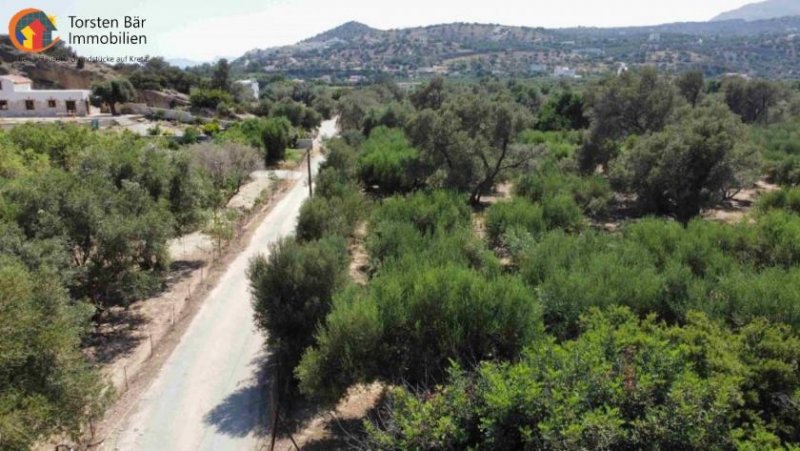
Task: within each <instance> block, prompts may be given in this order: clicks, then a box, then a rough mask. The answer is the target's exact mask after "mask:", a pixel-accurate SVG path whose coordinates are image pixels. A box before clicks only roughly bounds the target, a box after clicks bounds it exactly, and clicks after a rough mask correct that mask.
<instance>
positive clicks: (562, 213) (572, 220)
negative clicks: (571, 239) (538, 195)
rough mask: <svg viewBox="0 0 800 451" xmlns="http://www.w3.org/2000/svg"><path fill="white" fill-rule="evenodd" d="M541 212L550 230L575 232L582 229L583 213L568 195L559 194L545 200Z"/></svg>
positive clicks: (583, 222)
mask: <svg viewBox="0 0 800 451" xmlns="http://www.w3.org/2000/svg"><path fill="white" fill-rule="evenodd" d="M542 210H543V217H544V221H545V223H546V224H547V227H548V228H550V229H562V230H567V231H571V232H576V231H580V230H581V229H583V227H584V224H585V218H584V217H583V212H582V211H581V208H580V207H579V206H578V204H577V203H575V200H574V199H573V198H572V197H570V196H569V195H566V194H560V195H557V196H553V197H548V198H545V200H544V202H543V203H542Z"/></svg>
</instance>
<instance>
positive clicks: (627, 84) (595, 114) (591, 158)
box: [578, 68, 678, 172]
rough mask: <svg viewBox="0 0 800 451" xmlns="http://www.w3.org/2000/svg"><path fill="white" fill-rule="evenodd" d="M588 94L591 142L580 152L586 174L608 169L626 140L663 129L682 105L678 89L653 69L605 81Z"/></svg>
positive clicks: (624, 74) (626, 73)
mask: <svg viewBox="0 0 800 451" xmlns="http://www.w3.org/2000/svg"><path fill="white" fill-rule="evenodd" d="M588 94H589V95H588V98H587V100H588V104H589V117H590V119H591V127H590V129H589V139H588V140H587V142H586V144H585V145H584V146H583V147H582V148H581V149H580V151H579V153H578V160H579V164H580V166H581V169H582V170H584V171H585V172H591V171H594V170H595V169H596V168H597V166H598V165H602V166H603V167H607V166H608V163H609V161H611V160H612V159H613V158H614V156H615V155H616V154H617V152H618V151H619V145H620V143H621V141H622V140H624V139H625V138H626V137H628V136H630V135H643V134H646V133H649V132H658V131H660V130H661V129H663V128H664V126H665V125H666V124H667V123H668V122H669V120H670V117H671V115H672V113H673V111H674V110H675V107H676V105H677V104H678V97H677V93H676V90H675V88H674V87H673V86H672V84H671V83H669V81H668V80H667V79H666V78H665V77H663V76H660V75H659V74H658V72H656V70H655V69H652V68H646V69H643V70H642V71H641V72H639V73H635V72H625V73H623V74H622V75H619V76H615V77H613V78H610V79H608V80H605V81H604V83H603V84H601V85H599V86H597V87H596V89H593V90H589V91H588Z"/></svg>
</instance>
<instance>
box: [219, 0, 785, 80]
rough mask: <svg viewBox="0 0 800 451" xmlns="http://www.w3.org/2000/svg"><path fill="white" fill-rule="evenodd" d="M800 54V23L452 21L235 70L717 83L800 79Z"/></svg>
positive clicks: (323, 41) (280, 51) (334, 43)
mask: <svg viewBox="0 0 800 451" xmlns="http://www.w3.org/2000/svg"><path fill="white" fill-rule="evenodd" d="M795 1H800V0H795ZM798 51H800V16H797V17H783V18H778V19H769V20H756V21H750V22H744V21H742V20H729V21H715V22H687V23H673V24H664V25H655V26H644V27H622V28H590V27H580V28H566V29H545V28H531V27H517V26H505V25H498V24H477V23H450V24H441V25H431V26H426V27H414V28H402V29H391V30H379V29H375V28H372V27H369V26H368V25H365V24H362V23H358V22H348V23H345V24H343V25H341V26H339V27H336V28H334V29H332V30H329V31H326V32H324V33H321V34H318V35H316V36H314V37H312V38H309V39H306V40H304V41H301V42H299V43H297V44H295V45H289V46H283V47H272V48H266V49H255V50H251V51H249V52H247V53H245V54H244V55H243V56H242V57H240V58H238V59H236V60H234V61H233V67H234V69H236V70H239V71H242V72H268V73H275V72H278V73H285V74H288V75H291V76H296V77H301V78H315V77H321V76H326V77H331V78H333V79H337V80H347V79H349V78H351V76H354V75H359V76H364V75H366V76H369V75H371V74H376V73H379V72H381V73H389V74H392V75H394V76H396V77H398V78H415V77H420V76H422V77H425V76H431V75H434V74H446V75H451V76H486V75H491V74H494V75H501V76H502V75H536V74H557V75H560V76H574V75H581V76H587V75H592V74H595V73H605V72H608V71H616V70H617V69H618V68H619V67H621V66H623V65H624V66H628V67H635V66H638V65H650V66H656V67H659V68H661V69H664V70H674V71H681V70H686V69H689V68H699V69H702V70H704V71H705V72H706V73H707V74H708V75H712V76H713V75H720V74H724V73H728V72H737V73H747V74H750V75H756V76H765V77H773V78H800V58H798ZM564 67H567V68H568V69H567V70H564V69H563V68H564ZM359 79H361V78H360V77H356V78H355V80H359Z"/></svg>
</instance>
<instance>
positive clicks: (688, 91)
mask: <svg viewBox="0 0 800 451" xmlns="http://www.w3.org/2000/svg"><path fill="white" fill-rule="evenodd" d="M677 85H678V90H679V91H680V93H681V95H682V96H683V98H684V99H686V101H687V102H689V104H691V105H692V108H694V107H696V106H697V105H698V104H699V103H700V100H701V99H702V97H703V90H704V89H705V85H706V82H705V78H704V77H703V72H702V71H699V70H691V71H688V72H685V73H683V74H681V76H680V77H678V80H677Z"/></svg>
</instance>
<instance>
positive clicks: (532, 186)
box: [515, 169, 614, 215]
mask: <svg viewBox="0 0 800 451" xmlns="http://www.w3.org/2000/svg"><path fill="white" fill-rule="evenodd" d="M515 190H516V193H517V195H519V196H522V197H525V198H527V199H528V200H530V201H532V202H542V201H544V199H546V198H548V197H554V196H557V195H560V194H567V195H570V196H572V197H573V198H574V199H575V201H576V202H577V203H578V205H579V206H580V207H581V208H582V209H583V211H585V212H586V213H588V214H592V215H600V214H603V213H605V212H606V211H607V210H608V208H609V206H610V204H611V202H612V200H613V198H614V193H613V192H612V191H611V186H610V185H609V183H608V180H606V179H605V178H604V177H602V176H599V175H591V176H585V177H580V176H578V175H575V174H569V173H564V172H561V171H558V170H555V169H543V170H540V171H537V172H535V173H532V174H528V175H525V176H523V177H521V178H520V179H519V180H518V181H517V184H516V186H515Z"/></svg>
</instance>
